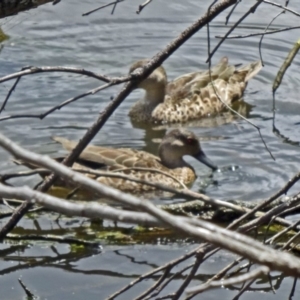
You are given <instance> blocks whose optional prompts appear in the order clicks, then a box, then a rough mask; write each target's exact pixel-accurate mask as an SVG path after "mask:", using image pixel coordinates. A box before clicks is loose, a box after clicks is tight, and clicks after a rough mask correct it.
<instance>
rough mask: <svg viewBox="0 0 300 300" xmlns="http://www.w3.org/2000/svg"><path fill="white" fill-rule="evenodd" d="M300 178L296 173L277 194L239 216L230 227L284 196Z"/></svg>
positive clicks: (299, 174)
mask: <svg viewBox="0 0 300 300" xmlns="http://www.w3.org/2000/svg"><path fill="white" fill-rule="evenodd" d="M299 179H300V173H298V174H296V175H295V176H294V177H293V178H292V179H290V180H289V181H288V182H287V184H286V185H285V186H284V187H283V188H281V189H280V190H279V191H278V192H277V193H276V194H274V195H273V196H271V197H270V198H268V199H267V200H265V201H263V202H262V203H260V204H258V205H257V206H256V207H255V208H253V209H252V210H251V211H249V212H248V213H246V214H244V215H243V216H241V217H240V218H238V219H237V220H235V221H234V222H233V223H231V224H230V229H233V228H235V227H236V226H237V225H238V224H240V223H241V222H242V221H244V220H246V219H247V218H249V217H250V216H252V215H253V214H254V213H256V212H257V211H259V210H260V209H262V208H263V207H265V206H267V205H268V204H270V203H271V202H273V201H274V200H276V199H277V198H279V197H280V196H282V195H283V194H286V193H287V192H288V190H289V189H290V188H291V187H292V186H293V185H294V184H295V183H296V182H297V181H299Z"/></svg>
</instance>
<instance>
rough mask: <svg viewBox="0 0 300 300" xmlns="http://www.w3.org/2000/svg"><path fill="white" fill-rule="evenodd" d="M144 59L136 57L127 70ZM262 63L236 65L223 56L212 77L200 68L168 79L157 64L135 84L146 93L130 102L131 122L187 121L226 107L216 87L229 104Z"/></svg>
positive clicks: (239, 93) (212, 114)
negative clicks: (136, 100) (133, 102)
mask: <svg viewBox="0 0 300 300" xmlns="http://www.w3.org/2000/svg"><path fill="white" fill-rule="evenodd" d="M147 62H148V60H140V61H137V62H136V63H134V64H133V65H132V66H131V68H130V73H132V72H133V71H134V70H136V69H137V68H140V67H143V66H144V65H145V64H146V63H147ZM261 67H262V66H261V62H260V61H256V62H252V63H250V64H248V65H245V66H242V67H236V66H234V65H229V64H228V58H227V57H223V58H222V59H221V61H220V62H219V63H218V64H217V65H216V66H214V67H212V68H211V79H210V75H209V71H208V70H203V71H198V72H194V73H189V74H185V75H182V76H180V77H178V78H176V79H174V80H173V81H171V82H168V81H167V75H166V71H165V69H164V68H163V67H162V66H160V67H158V68H157V69H155V70H154V71H153V72H152V73H151V74H150V75H149V76H148V77H147V78H146V79H145V80H143V81H142V82H141V83H140V84H139V85H138V86H137V87H136V88H141V89H144V90H145V95H144V97H143V98H142V99H140V100H139V101H138V102H136V103H135V104H134V105H133V106H132V108H131V110H130V112H129V116H130V118H131V120H132V121H134V122H152V123H176V122H187V121H191V120H197V119H200V118H203V117H207V116H214V115H216V114H218V113H220V112H222V111H223V110H224V109H225V108H226V107H225V105H224V104H223V103H222V102H221V101H220V100H219V99H218V97H217V96H216V93H215V90H216V92H217V94H218V95H219V97H220V98H221V99H222V100H223V101H224V102H225V103H226V104H228V105H232V104H233V103H234V102H236V101H237V100H240V99H241V98H242V96H243V93H244V90H245V88H246V86H247V82H248V81H249V79H251V78H252V77H253V76H255V75H256V74H257V73H258V72H259V70H260V69H261ZM211 80H212V82H213V84H212V83H211Z"/></svg>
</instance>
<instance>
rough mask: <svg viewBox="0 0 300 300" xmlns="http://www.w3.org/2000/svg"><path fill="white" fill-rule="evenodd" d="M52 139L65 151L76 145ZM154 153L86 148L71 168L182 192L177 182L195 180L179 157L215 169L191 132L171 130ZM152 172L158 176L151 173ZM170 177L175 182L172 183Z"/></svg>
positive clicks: (119, 183) (128, 184) (121, 185)
mask: <svg viewBox="0 0 300 300" xmlns="http://www.w3.org/2000/svg"><path fill="white" fill-rule="evenodd" d="M53 139H54V140H55V141H56V142H58V143H60V144H62V145H63V147H64V148H65V149H66V150H68V151H71V150H72V149H73V148H74V147H75V146H76V144H77V142H74V141H70V140H67V139H65V138H62V137H54V138H53ZM158 152H159V156H155V155H153V154H150V153H147V152H145V151H139V150H134V149H130V148H119V149H114V148H108V147H100V146H93V145H90V146H88V147H86V149H85V150H84V151H83V152H82V153H81V155H80V157H79V159H78V161H77V162H76V163H74V164H73V167H72V168H73V169H80V170H83V171H85V170H86V171H90V170H97V171H101V172H103V171H104V172H107V171H110V172H114V173H115V174H124V175H129V176H131V177H134V178H136V179H141V180H147V181H150V182H152V183H159V184H164V185H167V186H169V187H173V188H182V184H181V183H180V182H182V183H183V184H184V185H190V184H191V183H193V182H194V180H195V179H196V174H195V171H194V169H193V167H191V166H190V165H189V164H187V163H186V162H185V161H184V160H183V158H182V157H183V156H184V155H190V156H193V157H195V158H196V159H197V160H199V161H201V162H202V163H204V164H206V165H207V166H209V167H210V168H212V169H216V168H217V167H216V166H214V165H213V164H212V163H211V162H210V161H209V160H208V158H207V157H206V156H205V154H204V153H203V151H202V149H201V147H200V143H199V140H198V138H197V137H196V136H195V135H194V134H193V133H192V132H190V131H187V130H184V129H174V130H172V131H170V132H169V133H168V134H166V135H165V137H164V138H163V140H162V142H161V144H160V146H159V151H158ZM25 165H27V166H29V167H30V168H36V167H37V166H32V165H30V164H25ZM131 168H147V170H133V169H131ZM149 169H151V170H152V171H151V170H149ZM155 170H157V171H159V172H155ZM83 173H84V172H83ZM162 173H165V174H167V175H169V176H167V175H165V174H162ZM86 175H87V176H89V177H90V178H93V179H96V180H97V181H99V182H101V183H103V184H105V185H109V186H111V187H114V188H116V189H120V190H122V191H126V192H130V193H142V192H148V191H153V190H155V188H154V187H151V186H149V185H145V184H141V183H137V182H133V181H129V180H126V179H120V178H112V177H105V176H98V175H93V174H86ZM170 176H172V177H174V178H176V180H174V179H173V178H171V177H170ZM178 181H180V182H178ZM56 185H59V186H66V187H68V188H70V187H74V186H72V185H70V183H69V182H68V183H67V182H65V181H62V180H59V181H58V182H56Z"/></svg>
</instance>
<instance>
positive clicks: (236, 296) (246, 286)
mask: <svg viewBox="0 0 300 300" xmlns="http://www.w3.org/2000/svg"><path fill="white" fill-rule="evenodd" d="M255 271H256V270H254V271H252V272H255ZM247 274H248V273H247ZM263 274H264V273H262V274H258V276H260V275H263ZM258 276H257V277H258ZM257 277H254V278H253V279H251V280H250V281H249V282H247V283H246V281H244V282H243V284H244V286H243V287H242V288H241V289H240V290H239V292H238V293H237V295H235V296H234V297H233V298H232V300H239V299H240V298H241V296H242V295H243V294H244V293H245V292H246V291H247V290H248V288H250V286H251V285H252V283H253V282H254V281H255V280H256V279H257Z"/></svg>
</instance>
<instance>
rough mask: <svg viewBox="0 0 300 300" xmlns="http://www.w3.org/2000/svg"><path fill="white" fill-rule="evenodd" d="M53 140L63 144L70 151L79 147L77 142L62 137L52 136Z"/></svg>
mask: <svg viewBox="0 0 300 300" xmlns="http://www.w3.org/2000/svg"><path fill="white" fill-rule="evenodd" d="M51 138H52V140H53V141H55V142H57V143H59V144H61V145H62V146H63V147H64V148H65V149H66V150H68V151H72V150H73V149H74V148H75V146H76V145H77V142H74V141H70V140H68V139H66V138H64V137H61V136H52V137H51Z"/></svg>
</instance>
